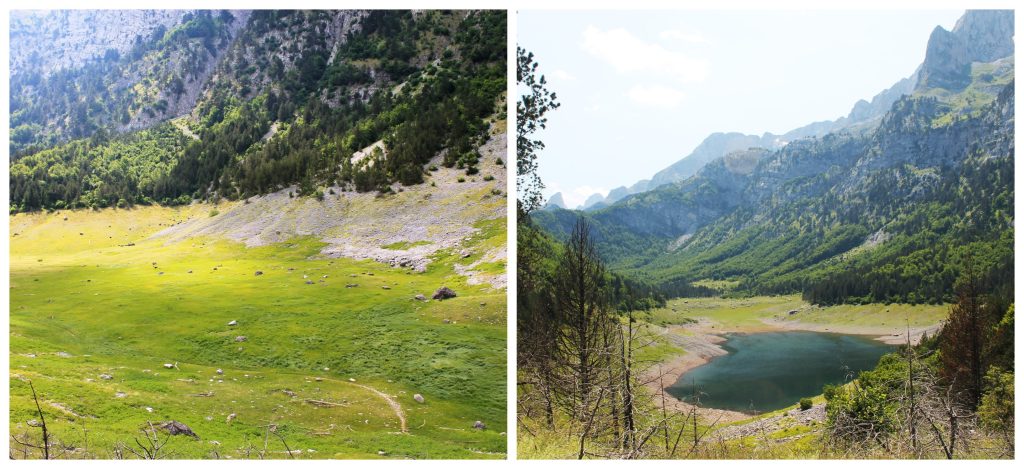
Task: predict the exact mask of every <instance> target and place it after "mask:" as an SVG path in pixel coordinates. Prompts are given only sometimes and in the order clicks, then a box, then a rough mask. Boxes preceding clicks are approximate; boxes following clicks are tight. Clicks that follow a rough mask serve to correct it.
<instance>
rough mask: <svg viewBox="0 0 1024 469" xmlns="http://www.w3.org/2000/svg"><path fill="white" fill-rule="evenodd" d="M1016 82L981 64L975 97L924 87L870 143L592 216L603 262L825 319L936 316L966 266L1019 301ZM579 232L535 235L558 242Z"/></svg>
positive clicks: (675, 286) (693, 183)
mask: <svg viewBox="0 0 1024 469" xmlns="http://www.w3.org/2000/svg"><path fill="white" fill-rule="evenodd" d="M1008 14H1009V15H1012V12H1011V13H1007V12H1001V13H1000V14H999V15H996V16H994V17H986V18H990V19H991V20H992V21H997V22H998V21H1003V20H1005V18H1006V16H1007V15H1008ZM970 16H971V15H970V14H968V15H967V16H965V18H966V17H970ZM962 23H963V22H962ZM967 23H970V21H967ZM978 27H980V26H978ZM1004 41H1009V38H1008V37H1004ZM931 47H932V46H931V45H930V46H929V48H931ZM1011 47H1012V44H1011ZM967 49H970V48H967ZM981 49H982V50H984V51H988V50H992V49H993V47H985V48H981ZM995 50H1002V51H1005V48H1002V49H999V48H995ZM979 57H981V58H983V59H984V58H989V57H990V56H986V55H980V56H979ZM1013 76H1014V75H1013V59H1012V56H1011V57H1007V58H1000V59H997V60H994V61H991V62H979V61H977V60H971V73H970V77H971V81H970V83H969V84H967V85H964V86H963V87H961V89H960V90H959V91H950V90H948V89H943V88H932V87H928V86H921V85H919V86H918V87H917V89H916V91H915V92H914V94H913V95H910V96H906V97H903V98H901V99H899V100H897V101H896V102H895V104H893V105H892V106H891V108H890V109H889V110H888V112H887V113H886V114H885V116H884V117H883V118H882V119H881V120H880V121H879V122H878V124H877V126H876V127H874V128H871V129H852V130H846V131H840V132H833V133H830V134H828V135H825V136H824V137H822V138H811V139H801V140H797V141H794V142H791V143H789V144H788V145H786V146H785V147H783V148H782V149H780V150H777V151H774V152H768V151H764V150H761V151H759V152H757V153H756V154H755V155H747V156H746V160H747V161H749V164H750V165H753V166H752V169H751V170H750V171H748V172H745V171H739V170H737V168H743V167H744V166H743V165H736V164H735V160H737V158H739V160H740V161H744V159H743V158H741V156H742V155H743V153H739V154H736V153H734V154H730V155H727V156H725V157H723V158H721V159H718V160H715V161H713V162H712V163H709V164H708V165H707V166H706V167H705V168H704V169H702V170H701V171H700V172H699V173H698V174H697V175H696V176H695V177H692V178H690V179H688V180H686V181H683V182H679V183H675V184H670V185H666V186H662V187H661V188H658V189H656V190H654V191H650V192H646V193H643V194H637V195H633V196H630V197H627V198H626V199H624V200H622V201H620V202H618V203H616V204H613V205H612V206H611V207H608V208H604V209H601V210H597V211H594V212H591V213H589V214H588V215H587V216H588V217H589V218H591V219H592V220H593V224H594V226H595V227H596V230H597V233H598V237H599V239H600V242H601V243H602V244H601V252H602V254H603V256H604V257H605V258H606V260H608V261H609V262H610V263H611V264H612V265H613V266H615V267H617V268H619V269H625V270H627V271H629V272H631V273H633V274H634V275H636V276H638V277H644V278H647V279H648V280H652V281H655V282H657V283H659V284H661V285H662V287H663V288H664V289H666V292H667V293H670V294H671V293H672V292H673V291H682V290H684V289H685V288H687V287H688V286H689V285H690V284H692V282H696V281H699V280H705V279H707V280H731V281H732V282H731V283H733V284H737V285H738V287H737V288H738V289H740V290H741V291H746V292H751V293H790V292H803V293H804V294H805V296H806V297H807V298H808V299H810V300H812V301H814V302H819V303H832V302H859V301H904V302H925V301H927V302H941V301H947V300H949V299H950V295H951V292H952V282H953V281H954V280H955V279H956V277H957V276H958V274H959V272H960V269H961V268H962V266H963V265H964V264H965V262H972V263H974V264H975V268H976V269H977V270H978V271H979V272H981V273H982V275H983V276H984V277H985V278H986V280H987V281H988V282H990V284H991V285H992V288H994V289H997V290H998V289H1006V288H1012V265H1013V264H1012V258H1013V255H1012V252H1013V251H1012V239H1013V228H1012V220H1013V201H1012V200H1013V158H1012V157H1013V151H1014V148H1013V109H1014V96H1013ZM747 153H750V152H747ZM730 160H732V161H733V164H732V165H731V166H730ZM574 216H575V215H574V214H572V213H571V212H557V211H556V212H553V213H546V214H538V216H537V222H538V223H539V224H540V225H541V226H543V227H545V228H546V229H548V230H549V231H551V232H553V233H555V234H562V233H565V230H566V229H567V227H568V226H570V225H568V223H569V222H570V220H571V219H572V218H573V217H574ZM968 258H971V260H970V261H968V260H967V259H968Z"/></svg>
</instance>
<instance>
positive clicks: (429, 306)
mask: <svg viewBox="0 0 1024 469" xmlns="http://www.w3.org/2000/svg"><path fill="white" fill-rule="evenodd" d="M228 209H230V206H224V205H222V206H220V207H217V210H218V211H219V212H224V211H226V210H228ZM190 216H202V217H207V216H217V214H216V213H215V212H214V207H213V206H210V205H206V206H204V205H195V206H192V207H184V208H161V207H145V208H138V209H134V210H104V211H100V212H90V211H62V212H58V213H50V214H28V215H26V214H19V215H15V216H12V217H11V221H10V227H11V252H10V254H11V261H10V262H11V265H10V269H11V271H10V272H11V287H10V297H11V304H10V311H11V312H10V323H11V325H10V377H11V379H10V395H11V402H10V403H11V413H10V429H11V434H12V436H13V437H15V438H17V439H18V440H19V441H23V442H27V443H31V444H39V442H40V440H41V438H40V437H41V431H40V428H38V427H37V426H34V425H33V424H35V421H37V420H39V418H40V417H39V415H38V413H37V411H36V404H35V403H34V401H33V399H32V393H31V390H30V388H29V384H28V383H29V381H31V383H32V384H33V385H34V387H35V389H36V391H37V392H38V395H39V404H40V406H41V407H42V412H43V414H44V417H45V419H46V423H47V427H48V430H49V432H50V434H51V435H52V438H54V439H55V440H56V441H58V442H59V445H60V448H61V449H60V452H61V454H62V457H65V458H76V457H81V458H85V457H90V458H115V457H128V458H134V457H136V456H135V454H134V453H132V452H130V451H129V450H127V449H125V448H133V449H135V450H136V451H138V450H139V447H138V444H137V443H136V441H135V438H137V437H138V438H139V439H140V441H141V440H142V433H140V430H143V429H146V428H148V426H149V424H150V423H153V424H154V425H156V424H158V423H159V422H167V421H172V420H173V421H178V422H181V423H184V424H186V425H188V426H189V427H190V428H191V429H192V430H193V431H194V432H195V433H196V434H197V435H198V439H194V438H191V437H189V436H185V435H177V436H168V435H166V434H163V433H161V437H160V438H161V441H162V440H163V439H164V438H167V443H166V445H165V446H164V447H163V448H162V449H161V451H162V453H161V455H162V456H165V457H171V458H222V459H226V458H232V459H242V458H306V459H309V458H417V459H418V458H503V457H504V455H505V445H506V443H505V433H504V432H505V429H506V412H505V407H506V387H505V369H506V368H505V366H506V363H505V362H506V315H505V310H506V307H505V303H506V299H505V292H504V290H494V289H492V288H490V287H489V286H482V285H469V284H468V283H467V279H466V277H464V276H461V275H457V274H456V273H455V271H454V264H455V262H459V263H463V264H465V263H468V262H472V261H474V260H477V259H476V258H475V257H473V258H469V259H461V258H460V257H461V256H459V255H458V253H453V252H446V251H440V252H439V253H438V254H437V255H436V256H435V258H434V261H433V262H432V263H431V264H430V265H429V267H428V269H427V270H426V271H425V272H423V273H416V272H413V271H410V270H408V269H401V268H392V267H388V266H387V265H384V264H381V263H377V262H373V261H356V260H350V259H328V258H323V257H321V256H319V252H320V249H321V247H322V246H323V244H322V243H321V242H320V241H318V240H316V239H312V238H294V239H291V240H288V241H287V242H284V243H278V244H274V245H268V246H262V247H251V248H249V247H245V246H244V245H243V244H241V243H237V242H233V241H229V240H226V239H222V238H189V239H186V240H184V241H180V242H174V243H169V242H167V241H166V240H165V239H162V238H160V237H159V236H157V237H154V236H153V235H154V234H155V233H157V232H158V231H160V230H162V229H164V228H166V227H168V226H171V225H173V224H175V223H178V222H181V221H182V220H185V219H186V218H188V217H190ZM478 227H479V228H480V231H479V232H478V235H477V236H474V237H472V238H471V239H470V240H469V241H467V244H468V245H467V247H474V246H475V245H480V246H486V245H493V244H494V243H496V242H504V239H505V226H504V220H503V219H501V220H494V221H489V222H482V223H481V224H479V226H478ZM479 255H480V254H475V255H474V256H479ZM481 266H482V267H485V268H486V270H497V269H499V268H500V269H503V268H504V263H500V264H497V265H490V264H481ZM478 270H479V269H478ZM257 272H262V274H259V275H257ZM441 286H448V287H449V288H451V289H453V290H455V291H456V292H457V294H458V297H456V298H453V299H450V300H445V301H437V300H430V301H425V302H424V301H418V300H415V299H414V297H415V296H416V295H417V294H422V295H425V296H426V297H427V298H429V297H430V296H431V294H432V293H433V292H434V291H435V290H437V289H438V288H440V287H441ZM232 321H236V324H235V325H233V326H231V325H229V323H230V322H232ZM165 365H170V366H171V367H170V368H167V367H165ZM218 370H220V371H219V372H218ZM415 394H420V395H422V397H423V402H422V403H420V402H418V401H417V400H416V399H414V398H413V396H414V395H415ZM477 421H479V422H481V423H482V424H483V426H484V428H482V429H480V428H475V425H474V424H475V423H476V422H477ZM476 426H479V425H476ZM11 445H12V448H13V450H14V451H13V452H14V453H15V456H18V457H20V454H21V453H19V451H23V450H24V451H28V452H29V456H30V457H39V456H40V455H39V454H37V453H39V450H38V449H31V448H29V449H25V448H24V447H23V446H22V445H20V444H18V443H17V442H15V441H13V440H12V441H11Z"/></svg>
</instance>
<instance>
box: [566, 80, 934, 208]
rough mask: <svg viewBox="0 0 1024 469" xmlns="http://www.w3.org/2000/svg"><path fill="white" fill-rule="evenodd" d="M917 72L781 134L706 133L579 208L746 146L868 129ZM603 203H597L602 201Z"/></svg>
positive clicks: (675, 177)
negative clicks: (668, 160)
mask: <svg viewBox="0 0 1024 469" xmlns="http://www.w3.org/2000/svg"><path fill="white" fill-rule="evenodd" d="M917 77H918V74H917V73H915V74H914V75H912V76H910V77H908V78H904V79H902V80H900V81H898V82H896V84H894V85H893V86H891V87H889V88H887V89H885V90H883V91H882V92H880V93H878V94H877V95H875V96H874V97H873V98H871V101H870V102H868V101H865V100H863V99H862V100H860V101H858V102H857V103H855V104H854V106H853V108H852V109H851V110H850V113H849V114H847V115H846V116H843V117H840V118H838V119H836V120H834V121H820V122H813V123H811V124H808V125H805V126H802V127H799V128H796V129H793V130H791V131H789V132H786V133H785V134H782V135H775V134H773V133H771V132H766V133H764V134H763V135H760V136H757V135H745V134H742V133H739V132H728V133H722V132H716V133H713V134H711V135H709V136H708V137H707V138H705V139H704V141H702V142H701V143H700V145H698V146H697V148H695V149H694V150H693V151H692V152H691V153H690V154H689V155H687V156H685V157H683V158H682V159H681V160H679V161H677V162H675V163H672V164H671V165H669V166H668V167H666V168H665V169H662V170H661V171H658V172H657V173H655V174H654V176H653V177H651V179H649V180H648V179H645V180H643V181H639V182H637V183H635V184H634V185H632V186H630V187H628V188H627V187H625V186H622V187H619V188H616V189H614V190H612V191H611V192H609V194H608V196H607V197H599V196H600V194H595V195H592V196H591V198H590V199H588V200H591V199H593V200H592V203H590V204H584V206H583V209H584V210H587V209H597V208H603V207H605V206H607V205H611V204H613V203H615V202H618V201H619V200H622V199H623V198H625V197H626V196H628V195H631V194H637V193H640V192H644V191H648V190H653V189H657V188H658V187H661V186H663V185H666V184H671V183H674V182H679V181H683V180H685V179H687V178H689V177H691V176H693V175H694V174H697V172H699V171H700V170H701V168H703V167H704V165H706V164H708V162H710V161H712V160H714V159H716V158H720V157H722V156H725V155H726V154H728V153H731V152H734V151H738V150H745V149H748V148H754V147H760V148H767V149H771V150H777V149H779V148H782V147H783V146H785V145H787V144H788V143H789V142H792V141H794V140H797V139H801V138H807V137H822V136H824V135H826V134H828V133H829V132H837V131H840V130H844V129H850V130H851V131H854V130H856V131H864V130H868V129H870V128H872V127H874V126H875V125H878V119H880V118H881V117H882V115H884V114H885V112H886V111H888V110H889V107H890V106H892V104H893V103H895V102H896V100H898V99H899V98H901V97H903V96H905V95H908V94H910V93H912V92H913V91H914V87H915V86H916V84H917V81H918V79H917ZM602 202H603V204H604V205H599V203H602Z"/></svg>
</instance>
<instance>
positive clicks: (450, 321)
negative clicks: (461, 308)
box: [443, 319, 452, 324]
mask: <svg viewBox="0 0 1024 469" xmlns="http://www.w3.org/2000/svg"><path fill="white" fill-rule="evenodd" d="M443 322H444V323H445V324H451V323H452V320H451V319H445V320H444V321H443Z"/></svg>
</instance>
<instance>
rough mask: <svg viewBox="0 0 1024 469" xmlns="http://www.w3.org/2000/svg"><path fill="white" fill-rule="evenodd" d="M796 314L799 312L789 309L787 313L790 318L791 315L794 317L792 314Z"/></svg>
mask: <svg viewBox="0 0 1024 469" xmlns="http://www.w3.org/2000/svg"><path fill="white" fill-rule="evenodd" d="M798 312H799V311H797V310H795V309H791V310H789V313H788V314H789V315H790V316H792V315H794V314H796V313H798Z"/></svg>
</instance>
